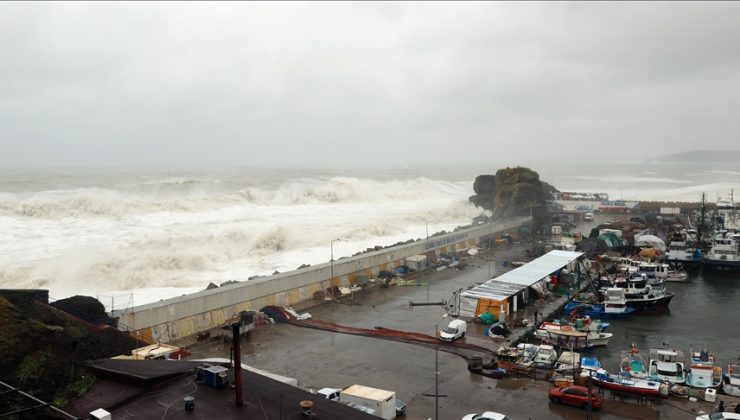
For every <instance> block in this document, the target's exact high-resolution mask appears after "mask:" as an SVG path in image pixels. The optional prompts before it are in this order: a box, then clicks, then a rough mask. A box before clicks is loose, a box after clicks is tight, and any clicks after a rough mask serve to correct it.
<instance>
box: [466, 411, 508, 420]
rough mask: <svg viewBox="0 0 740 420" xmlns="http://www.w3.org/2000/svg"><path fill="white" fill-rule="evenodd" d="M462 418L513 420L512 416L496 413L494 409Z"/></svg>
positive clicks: (468, 419) (467, 419) (469, 419)
mask: <svg viewBox="0 0 740 420" xmlns="http://www.w3.org/2000/svg"><path fill="white" fill-rule="evenodd" d="M462 420H511V417H509V416H507V415H506V414H501V413H494V412H493V411H486V412H483V413H473V414H468V415H467V416H465V417H463V418H462Z"/></svg>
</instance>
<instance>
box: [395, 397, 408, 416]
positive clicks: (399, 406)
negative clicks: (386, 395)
mask: <svg viewBox="0 0 740 420" xmlns="http://www.w3.org/2000/svg"><path fill="white" fill-rule="evenodd" d="M405 414H406V403H405V402H404V401H403V400H399V399H398V397H396V417H398V416H403V415H405Z"/></svg>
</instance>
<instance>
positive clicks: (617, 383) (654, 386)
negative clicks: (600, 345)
mask: <svg viewBox="0 0 740 420" xmlns="http://www.w3.org/2000/svg"><path fill="white" fill-rule="evenodd" d="M585 372H587V373H586V375H585V376H586V377H588V375H589V374H590V375H591V380H592V381H593V383H594V384H596V385H597V386H600V387H602V388H606V389H611V390H614V391H621V392H629V393H632V394H639V395H646V396H656V395H658V394H659V393H660V382H658V381H654V380H652V379H649V378H636V377H633V376H630V375H629V374H625V373H624V372H623V373H620V374H616V375H615V374H611V373H609V372H607V371H606V370H604V369H598V370H596V371H585Z"/></svg>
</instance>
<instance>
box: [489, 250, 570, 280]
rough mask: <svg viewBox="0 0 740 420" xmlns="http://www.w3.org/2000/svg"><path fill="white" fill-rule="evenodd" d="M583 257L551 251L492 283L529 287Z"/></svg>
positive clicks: (567, 252)
mask: <svg viewBox="0 0 740 420" xmlns="http://www.w3.org/2000/svg"><path fill="white" fill-rule="evenodd" d="M581 255H583V253H582V252H571V251H550V252H548V253H547V254H545V255H543V256H541V257H539V258H537V259H535V260H533V261H531V262H529V263H527V264H524V265H523V266H521V267H519V268H516V269H514V270H511V271H509V272H507V273H504V274H502V275H500V276H498V277H496V278H495V279H493V280H492V281H497V282H502V283H511V284H518V285H521V286H524V287H529V286H531V285H533V284H535V283H537V282H538V281H540V280H542V279H543V278H545V277H546V276H549V275H550V274H552V273H554V272H556V271H558V270H559V269H561V268H563V267H565V266H566V265H568V263H570V262H571V261H573V260H575V259H576V258H578V257H580V256H581Z"/></svg>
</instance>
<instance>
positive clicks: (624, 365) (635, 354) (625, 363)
mask: <svg viewBox="0 0 740 420" xmlns="http://www.w3.org/2000/svg"><path fill="white" fill-rule="evenodd" d="M647 366H648V364H647V362H646V361H645V358H643V357H642V355H641V354H640V350H638V349H637V346H636V345H635V344H634V343H633V344H632V348H631V349H629V350H624V351H622V357H621V358H620V362H619V371H620V373H624V372H626V373H627V374H629V375H630V376H634V377H637V378H646V377H647V376H648V368H647Z"/></svg>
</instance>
